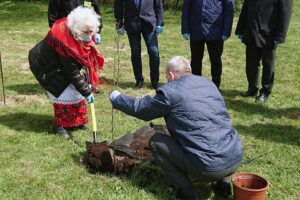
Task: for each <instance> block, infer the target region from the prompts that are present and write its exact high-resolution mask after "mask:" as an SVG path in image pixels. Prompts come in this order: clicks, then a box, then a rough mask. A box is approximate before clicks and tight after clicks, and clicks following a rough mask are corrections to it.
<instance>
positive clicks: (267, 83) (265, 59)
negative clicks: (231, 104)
mask: <svg viewBox="0 0 300 200" xmlns="http://www.w3.org/2000/svg"><path fill="white" fill-rule="evenodd" d="M275 57H276V49H267V48H259V47H255V46H250V45H246V75H247V80H248V91H257V90H258V89H259V86H258V85H259V81H258V77H259V68H260V61H261V62H262V66H263V68H262V79H261V85H262V88H261V89H260V93H265V94H267V95H269V94H270V93H271V91H272V88H273V84H274V74H275Z"/></svg>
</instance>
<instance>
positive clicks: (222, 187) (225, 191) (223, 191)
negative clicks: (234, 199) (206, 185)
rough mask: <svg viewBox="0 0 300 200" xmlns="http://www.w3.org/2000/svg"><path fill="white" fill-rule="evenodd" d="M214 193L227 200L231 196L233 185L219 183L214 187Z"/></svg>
mask: <svg viewBox="0 0 300 200" xmlns="http://www.w3.org/2000/svg"><path fill="white" fill-rule="evenodd" d="M212 189H213V191H214V193H215V194H216V195H218V196H220V197H224V198H227V197H229V196H230V195H231V184H230V183H228V182H224V181H217V182H216V183H214V184H213V185H212Z"/></svg>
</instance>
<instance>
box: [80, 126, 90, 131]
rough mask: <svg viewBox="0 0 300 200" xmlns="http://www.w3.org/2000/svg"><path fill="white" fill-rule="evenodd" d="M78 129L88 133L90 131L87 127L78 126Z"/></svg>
mask: <svg viewBox="0 0 300 200" xmlns="http://www.w3.org/2000/svg"><path fill="white" fill-rule="evenodd" d="M78 129H80V130H83V131H88V130H89V128H88V127H86V126H85V125H82V126H78Z"/></svg>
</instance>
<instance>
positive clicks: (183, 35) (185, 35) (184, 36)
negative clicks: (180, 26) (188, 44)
mask: <svg viewBox="0 0 300 200" xmlns="http://www.w3.org/2000/svg"><path fill="white" fill-rule="evenodd" d="M182 37H183V38H184V39H186V40H190V34H189V33H184V34H182Z"/></svg>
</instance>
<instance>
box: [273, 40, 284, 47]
mask: <svg viewBox="0 0 300 200" xmlns="http://www.w3.org/2000/svg"><path fill="white" fill-rule="evenodd" d="M282 43H283V42H281V41H278V40H274V45H275V46H276V47H277V46H278V45H280V44H282Z"/></svg>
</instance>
